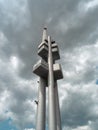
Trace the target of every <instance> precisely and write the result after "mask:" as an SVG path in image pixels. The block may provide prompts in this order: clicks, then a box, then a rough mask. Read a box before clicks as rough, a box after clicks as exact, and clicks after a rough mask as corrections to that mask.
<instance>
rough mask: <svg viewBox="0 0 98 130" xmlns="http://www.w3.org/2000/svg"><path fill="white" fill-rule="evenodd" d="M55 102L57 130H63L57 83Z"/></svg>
mask: <svg viewBox="0 0 98 130" xmlns="http://www.w3.org/2000/svg"><path fill="white" fill-rule="evenodd" d="M55 102H56V125H57V130H62V127H61V116H60V106H59V96H58V86H57V81H55Z"/></svg>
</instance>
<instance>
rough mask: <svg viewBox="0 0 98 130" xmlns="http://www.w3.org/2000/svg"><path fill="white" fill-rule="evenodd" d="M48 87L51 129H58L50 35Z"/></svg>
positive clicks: (49, 39)
mask: <svg viewBox="0 0 98 130" xmlns="http://www.w3.org/2000/svg"><path fill="white" fill-rule="evenodd" d="M48 67H49V72H48V87H49V97H48V102H49V130H56V113H55V112H56V111H55V95H54V74H53V57H52V46H51V38H50V36H48Z"/></svg>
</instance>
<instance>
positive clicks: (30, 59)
mask: <svg viewBox="0 0 98 130" xmlns="http://www.w3.org/2000/svg"><path fill="white" fill-rule="evenodd" d="M44 26H47V27H48V34H49V35H51V36H52V38H53V39H55V40H56V41H57V44H58V46H59V48H60V54H61V60H60V62H61V64H62V68H63V74H64V79H63V80H61V81H59V96H60V107H61V117H62V128H63V130H98V0H43V1H41V0H0V121H1V122H2V121H4V120H9V119H10V121H9V124H10V125H13V126H15V127H16V128H17V130H34V129H35V122H36V105H35V103H34V100H35V99H37V89H38V87H37V86H38V84H37V80H38V77H37V76H35V75H34V74H32V65H34V64H35V62H36V61H37V60H38V59H39V57H37V46H38V45H39V44H40V42H41V36H42V30H43V27H44ZM58 62H59V61H58ZM2 130H3V129H2ZM4 130H5V129H4ZM13 130H14V128H13ZM15 130H16V129H15Z"/></svg>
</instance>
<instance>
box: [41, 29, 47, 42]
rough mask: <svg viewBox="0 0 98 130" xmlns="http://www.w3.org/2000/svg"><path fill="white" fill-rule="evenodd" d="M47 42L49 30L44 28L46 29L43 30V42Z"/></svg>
mask: <svg viewBox="0 0 98 130" xmlns="http://www.w3.org/2000/svg"><path fill="white" fill-rule="evenodd" d="M45 40H47V28H46V27H44V29H43V35H42V42H44V41H45Z"/></svg>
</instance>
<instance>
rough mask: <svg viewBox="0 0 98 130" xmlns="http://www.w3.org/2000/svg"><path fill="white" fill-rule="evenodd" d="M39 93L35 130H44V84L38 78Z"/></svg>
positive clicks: (43, 81) (42, 80)
mask: <svg viewBox="0 0 98 130" xmlns="http://www.w3.org/2000/svg"><path fill="white" fill-rule="evenodd" d="M38 89H39V92H38V96H39V97H38V111H37V112H38V113H37V123H36V130H45V111H46V109H45V108H46V105H45V104H46V103H45V102H46V82H45V80H44V79H43V78H42V77H40V79H39V88H38Z"/></svg>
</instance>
